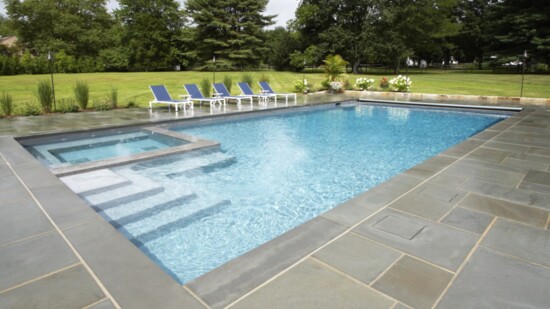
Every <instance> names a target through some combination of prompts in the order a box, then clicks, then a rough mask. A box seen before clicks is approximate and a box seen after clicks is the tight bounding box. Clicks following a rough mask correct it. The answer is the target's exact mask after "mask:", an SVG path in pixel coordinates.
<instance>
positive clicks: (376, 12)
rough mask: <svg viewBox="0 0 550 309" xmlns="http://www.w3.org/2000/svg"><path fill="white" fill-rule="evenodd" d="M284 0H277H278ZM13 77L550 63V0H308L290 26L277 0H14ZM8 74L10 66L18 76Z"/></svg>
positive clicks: (8, 26) (6, 53) (0, 19)
mask: <svg viewBox="0 0 550 309" xmlns="http://www.w3.org/2000/svg"><path fill="white" fill-rule="evenodd" d="M272 1H275V0H272ZM3 2H4V4H5V7H6V13H7V15H6V16H0V36H8V35H16V36H17V38H18V41H17V46H16V47H15V48H10V49H8V48H5V47H1V48H2V50H1V53H0V57H2V59H0V62H1V63H3V68H0V72H2V74H17V73H39V72H44V70H45V68H46V67H47V64H48V62H47V60H46V58H45V57H46V55H47V53H48V51H52V52H53V53H55V55H56V63H57V64H56V65H55V69H56V70H58V71H60V72H84V71H104V70H108V71H126V70H129V71H154V70H171V69H173V68H174V67H181V68H182V69H199V70H211V69H213V66H214V63H213V61H212V60H213V59H214V57H215V59H216V63H215V65H216V67H217V68H218V69H223V70H243V69H254V68H258V67H259V66H260V65H269V66H271V67H273V68H275V69H278V70H289V69H291V70H302V69H304V68H305V67H309V66H318V65H323V59H325V57H326V56H328V55H334V54H339V55H341V56H342V57H343V59H345V60H346V61H348V62H349V65H350V66H351V67H352V68H353V70H354V71H355V72H358V71H359V69H360V67H361V65H363V64H365V63H371V64H372V63H376V64H382V65H385V66H388V67H392V68H394V70H395V71H396V72H397V71H399V69H400V66H402V65H403V63H404V62H405V61H406V60H407V59H409V58H411V59H414V60H420V59H424V60H426V61H427V62H428V63H432V64H436V63H439V64H441V63H442V62H443V63H445V64H448V63H450V60H451V59H455V60H460V61H461V62H475V63H476V64H477V66H478V67H479V68H482V67H484V65H485V63H486V62H487V60H488V59H494V58H498V59H499V60H500V61H501V62H510V61H513V60H514V61H515V60H518V59H519V60H521V59H523V54H524V52H525V51H527V52H528V56H529V57H528V63H531V64H542V66H541V67H544V66H547V65H548V64H550V5H548V4H547V0H414V1H411V0H301V1H300V2H299V5H298V8H297V10H296V14H295V18H294V19H293V20H291V21H290V22H289V23H287V27H286V28H283V27H279V28H276V29H269V26H271V25H273V20H274V18H275V16H270V15H267V14H266V13H265V10H266V7H267V4H268V0H187V1H185V2H184V4H183V6H181V7H180V5H179V3H180V2H179V1H178V0H150V1H148V0H118V4H119V6H118V8H117V9H116V10H115V11H114V12H109V11H108V10H107V8H106V4H107V1H106V0H3ZM6 72H7V73H6Z"/></svg>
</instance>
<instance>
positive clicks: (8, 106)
mask: <svg viewBox="0 0 550 309" xmlns="http://www.w3.org/2000/svg"><path fill="white" fill-rule="evenodd" d="M0 106H1V107H2V111H3V112H4V116H8V117H9V116H11V114H12V113H13V98H12V96H11V95H10V94H7V93H5V92H4V93H3V94H2V96H1V97H0Z"/></svg>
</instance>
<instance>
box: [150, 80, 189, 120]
mask: <svg viewBox="0 0 550 309" xmlns="http://www.w3.org/2000/svg"><path fill="white" fill-rule="evenodd" d="M149 89H151V92H152V93H153V96H154V97H155V99H154V100H153V101H151V102H149V110H152V109H153V104H168V110H170V106H171V105H174V106H175V107H176V113H177V112H178V107H180V108H181V109H183V110H184V111H185V107H186V106H188V107H189V109H193V101H191V100H189V99H188V98H186V97H188V96H182V98H184V100H181V101H177V100H173V99H172V97H170V94H169V93H168V90H166V87H164V85H158V86H149Z"/></svg>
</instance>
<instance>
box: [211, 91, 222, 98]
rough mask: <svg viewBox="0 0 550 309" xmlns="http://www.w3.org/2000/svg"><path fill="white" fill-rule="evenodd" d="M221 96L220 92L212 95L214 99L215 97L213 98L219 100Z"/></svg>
mask: <svg viewBox="0 0 550 309" xmlns="http://www.w3.org/2000/svg"><path fill="white" fill-rule="evenodd" d="M221 96H222V94H221V93H218V92H214V93H213V94H212V97H213V98H219V97H221Z"/></svg>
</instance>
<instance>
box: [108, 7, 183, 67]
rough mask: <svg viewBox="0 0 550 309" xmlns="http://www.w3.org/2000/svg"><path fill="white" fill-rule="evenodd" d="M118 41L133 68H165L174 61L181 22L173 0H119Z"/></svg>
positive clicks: (174, 63)
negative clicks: (120, 26)
mask: <svg viewBox="0 0 550 309" xmlns="http://www.w3.org/2000/svg"><path fill="white" fill-rule="evenodd" d="M115 15H116V17H117V20H119V21H120V22H121V23H122V25H123V30H122V31H123V33H122V35H121V43H122V45H123V46H126V47H127V48H128V49H127V50H128V52H129V55H128V60H129V65H130V66H131V67H132V68H133V69H134V70H145V71H151V70H166V69H169V68H170V67H171V66H173V65H176V64H178V62H179V60H178V55H179V52H178V38H179V37H180V35H181V30H182V27H183V24H184V19H183V17H182V12H181V11H180V10H179V4H178V2H176V1H175V0H119V9H118V10H116V11H115Z"/></svg>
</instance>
